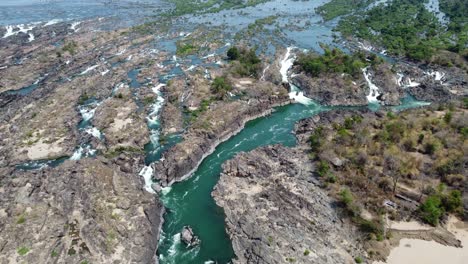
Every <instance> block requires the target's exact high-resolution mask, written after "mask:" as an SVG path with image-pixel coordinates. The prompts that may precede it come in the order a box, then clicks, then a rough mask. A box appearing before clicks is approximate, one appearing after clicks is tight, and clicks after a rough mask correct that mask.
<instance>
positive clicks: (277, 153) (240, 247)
mask: <svg viewBox="0 0 468 264" xmlns="http://www.w3.org/2000/svg"><path fill="white" fill-rule="evenodd" d="M314 170H315V169H314V167H313V165H312V164H311V163H310V162H309V159H308V157H307V154H306V153H304V152H303V150H301V149H298V148H292V149H291V148H286V147H283V146H281V145H275V146H270V147H263V148H259V149H256V150H254V151H252V152H249V153H241V154H239V155H237V156H236V157H235V158H234V159H232V160H230V161H228V162H226V163H225V164H224V165H223V173H222V174H221V179H220V181H219V183H218V184H217V186H216V187H215V190H214V191H213V197H214V198H215V201H216V203H217V204H218V205H219V206H221V207H222V208H223V209H224V212H225V214H226V224H227V227H226V228H227V232H228V234H229V236H230V237H231V239H232V241H233V247H234V251H235V252H236V256H237V259H236V260H234V262H235V263H286V262H297V263H354V258H355V257H358V256H360V255H362V248H361V247H360V246H359V245H360V244H361V242H358V241H359V240H360V237H361V236H360V235H359V233H358V232H357V231H356V230H355V228H353V227H352V225H350V223H349V222H347V221H346V219H343V218H342V217H341V216H340V215H339V214H338V213H337V211H336V210H335V209H334V208H335V207H336V205H335V204H334V202H333V200H332V199H330V197H328V196H327V193H326V192H325V191H324V190H323V189H321V188H320V187H319V184H318V182H317V181H316V180H314V178H313V172H314Z"/></svg>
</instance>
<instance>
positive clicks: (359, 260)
mask: <svg viewBox="0 0 468 264" xmlns="http://www.w3.org/2000/svg"><path fill="white" fill-rule="evenodd" d="M354 261H356V263H362V262H363V260H362V258H361V257H359V256H358V257H355V258H354Z"/></svg>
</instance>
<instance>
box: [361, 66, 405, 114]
mask: <svg viewBox="0 0 468 264" xmlns="http://www.w3.org/2000/svg"><path fill="white" fill-rule="evenodd" d="M369 73H370V75H371V76H372V77H371V78H372V82H373V83H374V84H375V85H376V86H377V87H378V88H379V93H380V96H379V97H378V100H379V101H381V102H382V103H383V104H384V105H399V104H400V99H401V98H403V97H404V96H405V93H404V91H403V87H401V86H400V85H399V83H398V76H397V75H396V74H395V73H394V72H392V70H391V65H390V64H388V63H380V64H377V65H374V66H372V67H369Z"/></svg>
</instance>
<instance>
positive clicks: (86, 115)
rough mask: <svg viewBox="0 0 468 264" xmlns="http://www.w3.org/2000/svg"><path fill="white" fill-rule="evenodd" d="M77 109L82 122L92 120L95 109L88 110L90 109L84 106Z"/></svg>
mask: <svg viewBox="0 0 468 264" xmlns="http://www.w3.org/2000/svg"><path fill="white" fill-rule="evenodd" d="M79 109H80V114H81V116H82V118H83V120H84V121H88V120H90V119H91V118H93V116H94V113H95V112H96V109H95V108H93V109H90V108H87V107H84V106H81V107H80V108H79Z"/></svg>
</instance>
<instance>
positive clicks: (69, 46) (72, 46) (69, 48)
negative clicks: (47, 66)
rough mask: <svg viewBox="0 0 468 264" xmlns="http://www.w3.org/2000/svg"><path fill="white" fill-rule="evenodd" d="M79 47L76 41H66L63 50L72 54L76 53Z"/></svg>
mask: <svg viewBox="0 0 468 264" xmlns="http://www.w3.org/2000/svg"><path fill="white" fill-rule="evenodd" d="M77 48H78V44H77V43H76V42H75V41H70V42H67V43H65V45H63V47H62V51H63V52H68V53H70V54H71V55H75V54H76V49H77Z"/></svg>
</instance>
